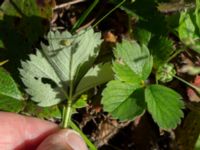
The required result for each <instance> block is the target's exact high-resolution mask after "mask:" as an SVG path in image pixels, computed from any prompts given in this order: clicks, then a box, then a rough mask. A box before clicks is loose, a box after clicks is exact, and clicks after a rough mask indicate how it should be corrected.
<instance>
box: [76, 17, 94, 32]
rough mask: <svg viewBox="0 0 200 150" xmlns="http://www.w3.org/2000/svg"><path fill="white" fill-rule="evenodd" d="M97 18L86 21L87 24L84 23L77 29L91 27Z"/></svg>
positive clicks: (78, 30)
mask: <svg viewBox="0 0 200 150" xmlns="http://www.w3.org/2000/svg"><path fill="white" fill-rule="evenodd" d="M95 20H96V19H95V18H94V19H92V20H90V21H89V22H88V23H86V24H85V25H83V26H82V27H80V28H79V29H77V30H76V32H80V31H81V30H83V29H85V28H87V27H89V26H90V25H91V24H92V23H93V22H94V21H95Z"/></svg>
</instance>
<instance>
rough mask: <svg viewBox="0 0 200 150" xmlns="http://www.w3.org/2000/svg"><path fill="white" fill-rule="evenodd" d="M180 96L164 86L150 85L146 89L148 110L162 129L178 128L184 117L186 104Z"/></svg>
mask: <svg viewBox="0 0 200 150" xmlns="http://www.w3.org/2000/svg"><path fill="white" fill-rule="evenodd" d="M181 99H182V97H181V95H180V94H178V93H177V92H175V91H174V90H172V89H170V88H167V87H165V86H162V85H150V86H148V87H147V88H146V89H145V101H146V103H147V109H148V111H149V112H150V113H151V115H152V117H153V119H154V121H155V122H156V123H157V124H158V125H159V127H160V128H164V129H171V128H173V129H174V128H176V126H177V124H180V122H181V117H183V112H182V110H181V109H182V108H184V103H183V101H182V100H181Z"/></svg>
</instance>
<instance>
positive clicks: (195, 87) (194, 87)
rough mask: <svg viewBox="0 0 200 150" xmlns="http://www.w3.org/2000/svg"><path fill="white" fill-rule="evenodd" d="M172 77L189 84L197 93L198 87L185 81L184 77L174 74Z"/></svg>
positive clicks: (199, 90) (199, 91)
mask: <svg viewBox="0 0 200 150" xmlns="http://www.w3.org/2000/svg"><path fill="white" fill-rule="evenodd" d="M174 77H175V78H176V79H178V80H179V81H181V82H183V83H185V84H186V85H188V86H190V87H191V88H193V89H194V90H196V91H197V92H198V93H200V89H199V88H198V87H197V86H195V85H193V84H191V83H189V82H187V81H185V80H184V79H182V78H180V77H178V76H176V75H175V76H174Z"/></svg>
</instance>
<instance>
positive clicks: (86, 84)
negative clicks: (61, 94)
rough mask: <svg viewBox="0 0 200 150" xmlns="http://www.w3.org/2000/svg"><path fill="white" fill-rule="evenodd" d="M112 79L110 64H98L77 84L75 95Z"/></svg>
mask: <svg viewBox="0 0 200 150" xmlns="http://www.w3.org/2000/svg"><path fill="white" fill-rule="evenodd" d="M112 79H113V71H112V68H111V64H110V63H105V64H99V65H96V66H95V67H92V68H91V69H90V70H89V71H88V72H87V73H86V75H85V76H84V77H83V78H82V79H81V81H80V82H79V84H78V86H77V88H76V93H77V94H78V95H79V94H81V93H83V92H85V91H87V90H89V89H90V88H92V87H95V86H97V85H100V84H103V83H106V82H108V81H110V80H112Z"/></svg>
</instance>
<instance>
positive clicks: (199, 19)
mask: <svg viewBox="0 0 200 150" xmlns="http://www.w3.org/2000/svg"><path fill="white" fill-rule="evenodd" d="M195 17H196V23H197V26H198V27H199V32H200V1H199V0H196V9H195Z"/></svg>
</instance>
